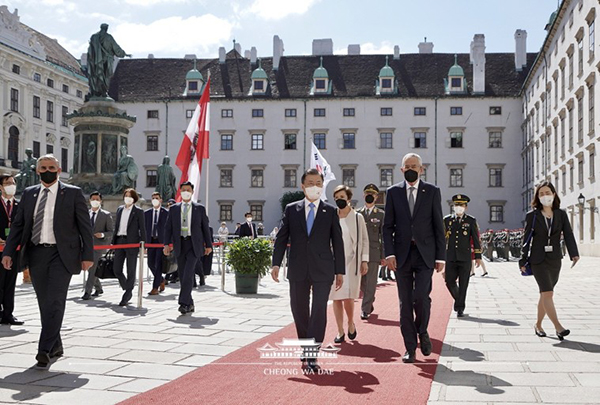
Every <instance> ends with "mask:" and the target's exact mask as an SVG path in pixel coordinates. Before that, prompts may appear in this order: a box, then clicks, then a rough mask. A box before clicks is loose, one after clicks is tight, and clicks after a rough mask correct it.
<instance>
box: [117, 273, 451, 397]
mask: <svg viewBox="0 0 600 405" xmlns="http://www.w3.org/2000/svg"><path fill="white" fill-rule="evenodd" d="M431 298H432V301H433V302H432V311H431V320H430V323H429V335H430V337H431V341H432V343H433V353H432V354H431V355H430V356H428V357H423V355H422V354H421V352H420V351H419V350H418V349H417V363H415V364H403V363H402V359H401V357H402V354H404V352H405V349H404V344H403V341H402V335H401V334H400V327H399V316H398V313H399V304H398V293H397V288H396V285H395V283H385V284H380V285H379V286H378V291H377V295H376V301H375V313H374V314H373V315H371V318H370V319H369V320H368V321H367V322H365V321H362V320H361V319H360V305H357V306H356V309H357V310H358V312H357V313H356V317H355V321H356V325H357V331H358V336H357V339H356V340H355V341H354V342H349V341H348V340H347V341H346V342H347V343H343V344H342V345H340V347H341V351H339V353H338V357H337V359H335V358H334V359H320V360H319V364H320V365H321V367H322V368H323V370H332V371H333V373H332V375H326V374H322V375H303V374H302V371H301V369H300V361H299V360H298V359H285V358H281V359H261V358H260V354H259V352H258V351H257V349H258V348H260V347H263V346H264V345H265V344H267V343H268V344H269V345H271V346H275V344H276V343H279V342H281V341H282V339H283V338H296V330H295V328H294V326H293V325H289V326H287V327H285V328H283V329H281V330H280V331H278V332H275V333H273V334H271V335H269V336H267V337H265V338H263V339H261V340H259V341H257V342H255V343H253V344H250V345H248V346H246V347H243V348H241V349H239V350H237V351H235V352H233V353H230V354H229V355H227V356H225V357H223V358H221V359H219V360H218V361H216V362H214V363H211V364H208V365H206V366H204V367H201V368H198V369H197V370H195V371H193V372H191V373H188V374H186V375H184V376H183V377H180V378H179V379H177V380H174V381H172V382H169V383H167V384H165V385H162V386H160V387H158V388H155V389H153V390H151V391H148V392H145V393H143V394H140V395H137V396H135V397H133V398H131V399H129V400H127V401H125V402H123V403H122V404H126V405H134V404H135V405H142V404H143V405H146V404H168V405H177V404H241V403H249V404H295V403H327V404H357V403H364V402H371V403H374V404H388V403H394V404H411V405H412V404H426V403H427V399H428V398H429V391H430V387H431V381H432V379H433V376H434V375H435V370H436V366H437V360H438V358H439V354H440V351H441V348H442V342H443V340H444V336H445V334H446V327H447V324H448V318H449V315H450V312H451V308H452V298H451V297H450V294H449V293H448V291H447V290H446V287H445V285H444V283H443V280H442V278H441V276H440V275H439V274H435V275H434V288H433V292H432V294H431ZM357 304H359V302H357ZM336 329H337V328H336V326H335V318H334V316H333V310H332V308H331V306H330V308H329V315H328V322H327V334H326V336H325V342H329V341H333V338H334V337H335V335H336V332H337V330H336ZM346 339H347V337H346ZM157 371H158V370H157Z"/></svg>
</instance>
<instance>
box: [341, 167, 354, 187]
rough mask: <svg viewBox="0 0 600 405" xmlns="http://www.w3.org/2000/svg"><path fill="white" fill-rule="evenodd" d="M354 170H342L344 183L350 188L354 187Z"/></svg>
mask: <svg viewBox="0 0 600 405" xmlns="http://www.w3.org/2000/svg"><path fill="white" fill-rule="evenodd" d="M354 171H355V170H354V169H342V183H343V184H344V185H345V186H348V187H354V183H355V182H354Z"/></svg>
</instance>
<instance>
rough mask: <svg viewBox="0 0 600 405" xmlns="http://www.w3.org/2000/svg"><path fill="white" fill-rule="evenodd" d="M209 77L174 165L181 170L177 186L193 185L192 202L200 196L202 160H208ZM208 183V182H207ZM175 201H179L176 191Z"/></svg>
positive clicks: (179, 197) (178, 194) (179, 196)
mask: <svg viewBox="0 0 600 405" xmlns="http://www.w3.org/2000/svg"><path fill="white" fill-rule="evenodd" d="M209 104H210V77H209V78H208V81H207V83H206V86H204V90H203V92H202V96H201V97H200V101H199V102H198V105H197V106H196V110H195V111H194V115H193V116H192V119H191V121H190V123H189V125H188V127H187V130H186V131H185V135H184V137H183V142H181V148H179V154H178V155H177V160H176V161H175V165H176V166H177V167H179V169H180V170H181V180H180V181H179V184H181V183H184V182H186V181H189V182H191V183H192V184H193V185H194V195H193V197H192V201H194V202H197V201H198V195H199V194H200V173H201V172H202V159H208V157H209V156H208V134H209V130H210V108H209ZM207 181H208V180H207ZM175 199H176V200H177V201H178V202H179V201H181V195H180V193H179V190H177V196H176V197H175Z"/></svg>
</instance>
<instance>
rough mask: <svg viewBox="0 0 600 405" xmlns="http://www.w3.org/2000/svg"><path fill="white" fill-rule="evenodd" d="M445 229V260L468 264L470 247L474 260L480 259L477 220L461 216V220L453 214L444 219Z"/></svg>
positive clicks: (464, 215) (470, 256)
mask: <svg viewBox="0 0 600 405" xmlns="http://www.w3.org/2000/svg"><path fill="white" fill-rule="evenodd" d="M444 228H445V229H446V260H448V261H462V262H467V261H468V262H470V261H471V258H472V255H471V246H473V252H474V253H475V259H481V243H480V242H479V228H478V227H477V220H476V219H475V218H474V217H472V216H470V215H467V214H463V217H462V220H460V221H459V219H458V217H457V216H456V215H454V214H452V215H447V216H445V217H444Z"/></svg>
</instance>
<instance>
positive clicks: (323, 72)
mask: <svg viewBox="0 0 600 405" xmlns="http://www.w3.org/2000/svg"><path fill="white" fill-rule="evenodd" d="M313 79H329V73H327V69H325V68H324V67H323V57H322V56H321V63H320V65H319V67H318V68H316V69H315V73H314V74H313Z"/></svg>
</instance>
